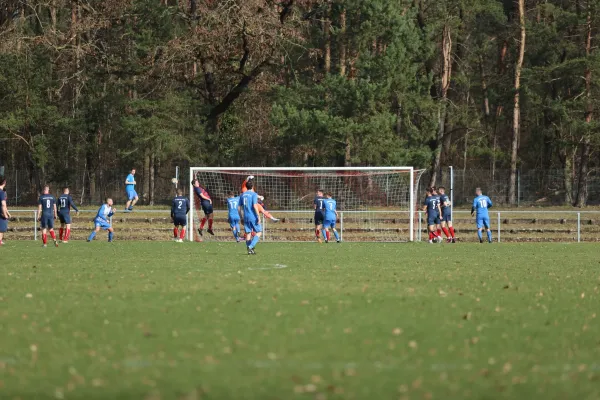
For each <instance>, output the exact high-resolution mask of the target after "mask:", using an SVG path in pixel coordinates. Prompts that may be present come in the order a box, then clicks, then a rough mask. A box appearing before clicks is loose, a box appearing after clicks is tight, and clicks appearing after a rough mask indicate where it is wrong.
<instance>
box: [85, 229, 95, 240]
mask: <svg viewBox="0 0 600 400" xmlns="http://www.w3.org/2000/svg"><path fill="white" fill-rule="evenodd" d="M95 237H96V231H92V233H90V236H88V238H87V240H88V242H91V241H92V240H94V238H95Z"/></svg>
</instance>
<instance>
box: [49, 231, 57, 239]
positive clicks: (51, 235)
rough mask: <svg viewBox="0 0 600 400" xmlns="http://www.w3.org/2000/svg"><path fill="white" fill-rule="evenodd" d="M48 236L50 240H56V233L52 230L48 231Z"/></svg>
mask: <svg viewBox="0 0 600 400" xmlns="http://www.w3.org/2000/svg"><path fill="white" fill-rule="evenodd" d="M50 237H51V238H52V240H56V233H54V230H51V231H50Z"/></svg>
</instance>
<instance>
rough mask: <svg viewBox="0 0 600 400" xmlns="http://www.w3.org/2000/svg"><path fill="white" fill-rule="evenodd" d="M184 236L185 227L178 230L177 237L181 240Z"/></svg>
mask: <svg viewBox="0 0 600 400" xmlns="http://www.w3.org/2000/svg"><path fill="white" fill-rule="evenodd" d="M184 238H185V228H181V231H180V232H179V239H181V240H183V239H184Z"/></svg>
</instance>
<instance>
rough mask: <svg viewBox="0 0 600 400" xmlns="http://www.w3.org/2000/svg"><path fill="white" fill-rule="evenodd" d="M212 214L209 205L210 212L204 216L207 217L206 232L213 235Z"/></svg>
mask: <svg viewBox="0 0 600 400" xmlns="http://www.w3.org/2000/svg"><path fill="white" fill-rule="evenodd" d="M214 215H215V214H213V210H212V205H211V206H210V214H208V215H207V216H206V218H208V230H207V231H206V232H208V233H210V234H211V235H213V236H214V234H215V232H214V231H213V221H214Z"/></svg>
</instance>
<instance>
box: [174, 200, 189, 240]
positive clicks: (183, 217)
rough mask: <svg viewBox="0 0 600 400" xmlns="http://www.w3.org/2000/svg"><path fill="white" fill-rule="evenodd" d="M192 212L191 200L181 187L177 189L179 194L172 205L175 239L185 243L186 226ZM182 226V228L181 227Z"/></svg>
mask: <svg viewBox="0 0 600 400" xmlns="http://www.w3.org/2000/svg"><path fill="white" fill-rule="evenodd" d="M189 212H190V201H189V200H188V198H187V197H185V196H184V195H183V191H182V190H181V189H177V196H176V197H175V198H174V199H173V204H172V205H171V220H172V221H173V225H175V227H174V228H173V239H174V240H175V241H176V242H179V243H183V238H185V227H186V225H187V214H188V213H189ZM180 228H181V229H180Z"/></svg>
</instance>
